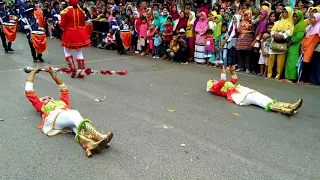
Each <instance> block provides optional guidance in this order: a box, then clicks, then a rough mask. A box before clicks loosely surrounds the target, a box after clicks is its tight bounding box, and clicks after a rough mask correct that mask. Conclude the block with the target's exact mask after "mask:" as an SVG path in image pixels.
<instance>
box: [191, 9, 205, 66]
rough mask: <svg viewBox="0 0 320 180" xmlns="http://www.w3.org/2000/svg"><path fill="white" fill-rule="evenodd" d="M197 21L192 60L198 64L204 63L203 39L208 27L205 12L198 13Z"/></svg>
mask: <svg viewBox="0 0 320 180" xmlns="http://www.w3.org/2000/svg"><path fill="white" fill-rule="evenodd" d="M200 14H201V15H200V18H199V21H198V23H197V25H196V27H195V33H196V45H195V54H194V60H195V62H196V63H198V64H204V63H205V62H206V59H205V56H204V48H205V40H206V36H207V35H206V31H207V29H208V19H207V16H206V13H204V12H201V13H200Z"/></svg>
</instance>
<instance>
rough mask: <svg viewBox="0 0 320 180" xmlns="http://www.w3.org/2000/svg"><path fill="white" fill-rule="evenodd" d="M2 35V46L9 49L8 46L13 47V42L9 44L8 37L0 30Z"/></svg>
mask: <svg viewBox="0 0 320 180" xmlns="http://www.w3.org/2000/svg"><path fill="white" fill-rule="evenodd" d="M0 36H1V41H2V46H3V48H4V49H5V50H7V49H8V48H11V44H12V43H11V42H8V45H7V39H6V35H5V34H4V33H3V32H0Z"/></svg>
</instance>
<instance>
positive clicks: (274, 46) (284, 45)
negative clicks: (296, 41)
mask: <svg viewBox="0 0 320 180" xmlns="http://www.w3.org/2000/svg"><path fill="white" fill-rule="evenodd" d="M278 26H279V24H278ZM277 29H278V28H277ZM277 32H281V33H283V31H277ZM288 40H289V38H287V39H280V40H277V39H274V38H272V41H271V44H270V47H269V48H270V49H271V50H273V51H280V52H285V51H287V50H288Z"/></svg>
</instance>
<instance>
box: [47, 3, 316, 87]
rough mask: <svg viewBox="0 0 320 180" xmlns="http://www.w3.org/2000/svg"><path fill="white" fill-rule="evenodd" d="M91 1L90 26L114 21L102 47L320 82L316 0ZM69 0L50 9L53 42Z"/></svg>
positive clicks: (97, 38) (98, 37) (100, 36)
mask: <svg viewBox="0 0 320 180" xmlns="http://www.w3.org/2000/svg"><path fill="white" fill-rule="evenodd" d="M256 3H257V2H256V1H253V0H245V1H244V2H240V1H239V0H235V1H231V0H227V1H223V0H220V1H218V2H217V3H213V4H212V5H211V3H210V2H209V1H206V0H204V1H193V2H185V3H181V2H174V1H169V0H168V1H164V2H156V1H155V0H152V1H151V2H147V1H141V2H138V1H134V2H132V1H126V2H114V1H113V0H108V1H100V0H96V1H85V2H79V5H80V7H82V8H83V10H84V11H85V12H86V14H87V17H88V20H89V19H91V20H92V21H100V22H108V24H109V27H108V29H109V32H102V33H93V34H92V36H91V39H92V43H93V44H92V45H93V46H95V47H98V48H102V49H109V50H117V51H118V52H119V54H126V53H127V52H131V53H137V54H141V56H146V55H149V56H151V57H153V58H161V59H163V60H168V61H171V60H172V61H176V62H179V63H181V64H187V63H190V62H193V63H196V64H199V65H203V66H209V67H213V68H221V67H222V66H223V65H224V66H226V67H230V66H232V65H234V64H237V71H244V72H245V73H247V74H252V75H255V76H257V77H261V78H275V79H278V80H282V81H283V82H294V83H298V84H308V83H309V82H311V83H313V84H317V85H319V84H320V56H319V55H320V46H319V45H318V43H319V40H320V6H318V5H317V4H320V3H319V2H316V3H314V2H313V1H305V0H299V1H297V2H296V3H295V4H293V3H294V1H285V2H283V1H281V2H280V1H273V0H267V1H261V2H260V3H259V4H256ZM66 6H67V2H64V1H61V2H59V1H56V2H54V1H52V2H51V4H48V3H45V2H44V4H43V14H44V16H45V17H46V20H47V23H48V32H50V33H49V35H50V36H52V37H55V38H60V35H61V33H62V32H61V30H59V28H56V27H57V26H56V24H55V22H56V21H57V20H58V19H57V20H55V16H54V11H55V12H58V11H60V10H61V9H63V8H65V7H66Z"/></svg>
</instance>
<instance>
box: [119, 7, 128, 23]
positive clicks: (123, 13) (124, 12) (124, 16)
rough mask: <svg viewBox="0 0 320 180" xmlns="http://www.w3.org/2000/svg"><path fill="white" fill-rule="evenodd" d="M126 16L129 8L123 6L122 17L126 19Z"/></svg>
mask: <svg viewBox="0 0 320 180" xmlns="http://www.w3.org/2000/svg"><path fill="white" fill-rule="evenodd" d="M126 17H127V9H126V8H123V9H121V13H120V19H122V20H124V19H125V18H126Z"/></svg>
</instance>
